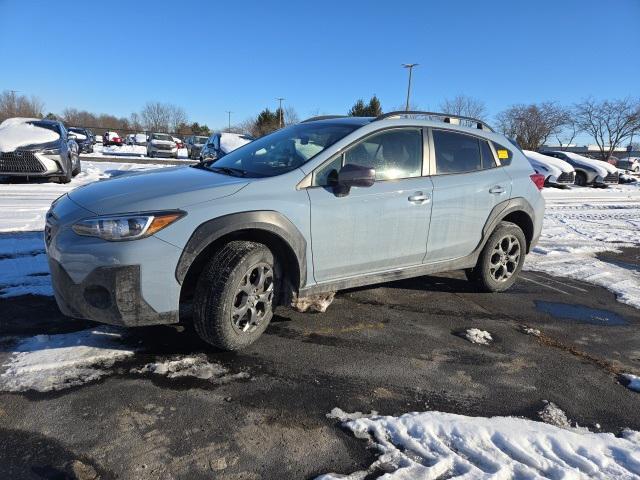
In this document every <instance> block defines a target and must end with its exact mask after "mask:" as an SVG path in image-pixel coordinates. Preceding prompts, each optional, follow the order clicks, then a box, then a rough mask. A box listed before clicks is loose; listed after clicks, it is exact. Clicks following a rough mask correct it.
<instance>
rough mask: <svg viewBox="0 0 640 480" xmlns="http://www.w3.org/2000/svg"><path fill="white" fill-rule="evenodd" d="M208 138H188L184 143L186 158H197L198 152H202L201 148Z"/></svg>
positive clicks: (193, 136) (192, 136)
mask: <svg viewBox="0 0 640 480" xmlns="http://www.w3.org/2000/svg"><path fill="white" fill-rule="evenodd" d="M208 138H209V137H203V136H200V135H190V136H188V137H187V138H186V139H185V141H184V143H185V145H186V147H187V156H188V157H189V158H193V159H197V158H199V157H200V150H202V147H204V145H205V143H207V139H208Z"/></svg>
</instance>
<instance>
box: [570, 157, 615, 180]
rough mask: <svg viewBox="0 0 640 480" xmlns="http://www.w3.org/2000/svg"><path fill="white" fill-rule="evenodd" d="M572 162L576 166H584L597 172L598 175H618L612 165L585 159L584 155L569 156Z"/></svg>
mask: <svg viewBox="0 0 640 480" xmlns="http://www.w3.org/2000/svg"><path fill="white" fill-rule="evenodd" d="M569 158H571V161H572V162H574V163H575V164H576V165H582V166H585V167H589V168H591V169H592V170H595V171H596V172H597V173H598V175H601V176H603V177H606V176H607V175H609V174H610V173H616V172H617V171H618V169H617V168H616V167H615V166H613V165H611V164H610V163H607V162H603V161H601V160H594V159H592V158H587V157H583V156H582V155H577V154H572V155H569Z"/></svg>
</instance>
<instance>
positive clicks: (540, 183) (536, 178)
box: [529, 173, 544, 190]
mask: <svg viewBox="0 0 640 480" xmlns="http://www.w3.org/2000/svg"><path fill="white" fill-rule="evenodd" d="M529 177H531V181H532V182H533V183H535V185H536V187H538V190H542V187H544V175H541V174H539V173H532V174H531V175H529Z"/></svg>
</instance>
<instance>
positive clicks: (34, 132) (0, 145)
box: [0, 118, 60, 152]
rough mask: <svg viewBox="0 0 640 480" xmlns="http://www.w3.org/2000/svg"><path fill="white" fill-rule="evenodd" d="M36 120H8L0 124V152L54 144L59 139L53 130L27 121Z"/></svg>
mask: <svg viewBox="0 0 640 480" xmlns="http://www.w3.org/2000/svg"><path fill="white" fill-rule="evenodd" d="M37 120H38V119H37V118H10V119H7V120H5V121H4V122H2V123H1V124H0V152H13V151H14V150H15V149H16V148H18V147H24V146H26V145H35V144H41V143H50V142H55V141H56V140H58V139H59V138H60V135H58V134H57V133H56V132H54V131H53V130H49V129H48V128H42V127H38V126H36V125H33V124H31V123H27V122H29V121H37Z"/></svg>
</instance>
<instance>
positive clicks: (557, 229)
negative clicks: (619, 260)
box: [524, 184, 640, 308]
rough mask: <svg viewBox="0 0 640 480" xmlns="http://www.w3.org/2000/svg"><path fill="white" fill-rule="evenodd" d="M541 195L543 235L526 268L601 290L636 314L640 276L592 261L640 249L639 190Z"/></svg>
mask: <svg viewBox="0 0 640 480" xmlns="http://www.w3.org/2000/svg"><path fill="white" fill-rule="evenodd" d="M543 193H544V195H545V199H546V200H547V207H546V212H545V216H544V226H543V228H542V235H541V237H540V241H539V242H538V245H537V246H536V247H535V249H534V250H533V253H532V254H531V255H528V256H527V261H526V262H525V264H524V268H525V269H527V270H537V271H541V272H545V273H548V274H550V275H555V276H564V277H569V278H574V279H576V280H582V281H584V282H589V283H592V284H594V285H598V286H601V287H605V288H607V289H609V290H610V291H612V292H613V293H615V294H616V296H617V298H618V300H619V301H621V302H624V303H627V304H629V305H632V306H634V307H636V308H640V272H638V271H635V270H634V269H632V268H624V267H623V266H618V265H615V264H612V263H610V262H605V261H602V260H600V259H598V258H597V256H596V255H597V254H598V253H600V252H605V251H612V252H617V251H619V250H618V249H619V248H620V247H625V246H638V245H640V233H639V232H640V184H636V185H617V186H615V187H610V188H608V189H607V190H594V189H587V188H574V189H571V190H559V191H557V190H550V189H545V190H544V191H543Z"/></svg>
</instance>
